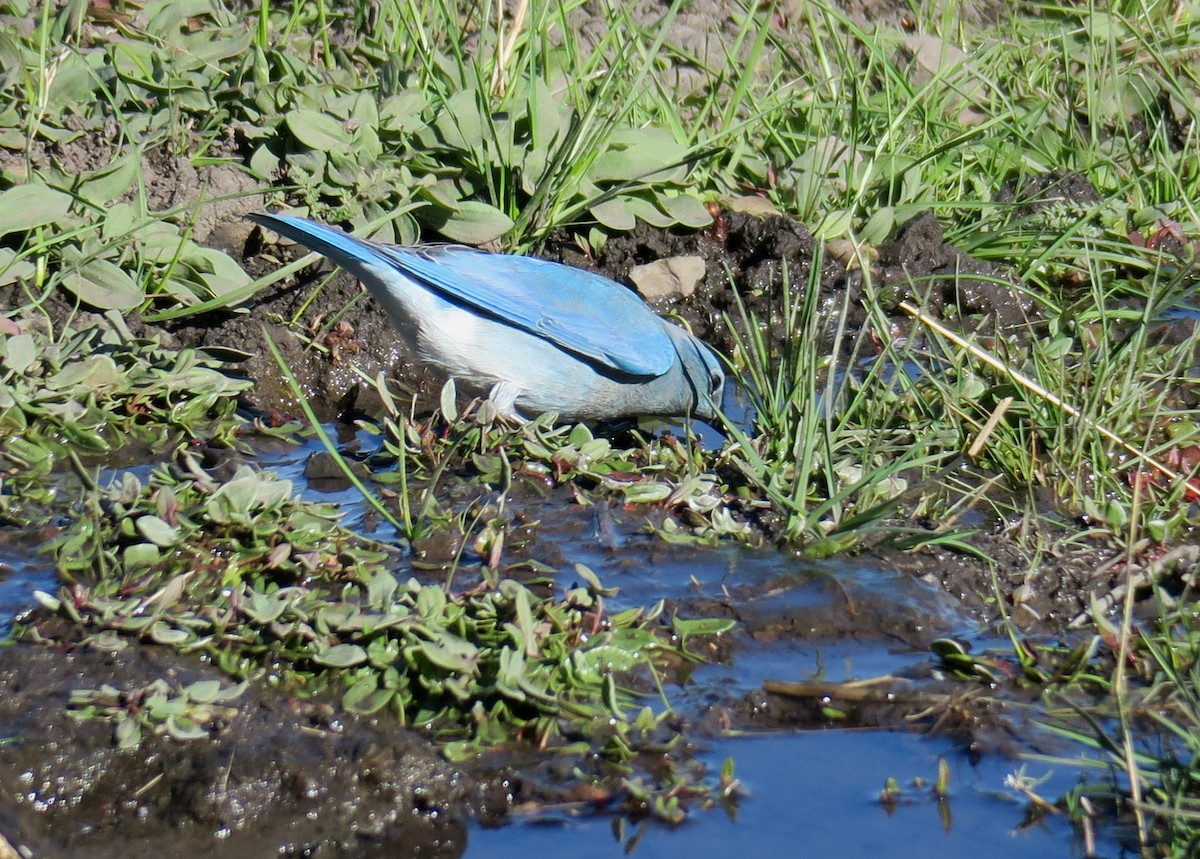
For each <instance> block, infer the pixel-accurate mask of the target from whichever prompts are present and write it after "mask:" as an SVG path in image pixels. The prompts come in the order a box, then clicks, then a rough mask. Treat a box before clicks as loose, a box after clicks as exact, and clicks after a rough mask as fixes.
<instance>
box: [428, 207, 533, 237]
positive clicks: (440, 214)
mask: <svg viewBox="0 0 1200 859" xmlns="http://www.w3.org/2000/svg"><path fill="white" fill-rule="evenodd" d="M456 205H457V211H452V210H445V209H441V210H438V209H433V208H424V209H420V210H418V211H417V213H416V215H417V217H418V218H420V219H421V220H422V221H424V222H425V223H426V224H428V225H429V226H430V227H432V228H433V229H435V230H437V231H438V232H439V233H441V234H442V235H443V236H445V237H446V238H447V239H449V240H450V241H452V242H462V243H463V244H467V245H482V244H486V243H487V242H494V241H495V240H496V239H498V238H500V237H501V236H503V235H504V234H505V233H507V232H508V231H509V230H511V229H512V227H513V220H512V218H510V217H509V216H508V215H506V214H504V213H503V212H501V211H500V210H499V209H497V208H496V207H495V206H492V205H489V204H488V203H481V202H479V201H478V200H461V201H459V202H458V203H457V204H456Z"/></svg>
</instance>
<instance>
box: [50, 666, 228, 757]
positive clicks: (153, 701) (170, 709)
mask: <svg viewBox="0 0 1200 859" xmlns="http://www.w3.org/2000/svg"><path fill="white" fill-rule="evenodd" d="M245 691H246V684H245V683H238V684H236V685H233V686H225V685H223V684H222V683H221V682H220V681H218V680H198V681H196V682H195V683H190V684H188V685H187V686H178V685H177V686H176V688H174V689H173V688H172V686H171V684H169V683H168V682H167V681H166V680H155V681H153V682H152V683H150V685H148V686H146V687H144V688H142V689H133V690H128V691H124V690H121V689H117V688H116V687H114V686H107V685H105V686H101V687H100V688H99V689H76V690H74V691H72V692H71V700H70V703H69V705H68V706H69V707H70V710H69V712H70V714H71V716H72V718H75V719H78V720H80V721H90V720H93V719H102V720H105V721H109V722H112V723H113V737H114V739H115V740H116V743H117V747H118V748H121V749H132V748H136V747H137V746H139V745H141V742H142V740H143V738H144V737H145V735H146V733H147V732H154V733H162V734H166V735H167V736H169V737H171V738H172V739H175V740H180V741H187V740H202V739H205V738H207V737H208V736H209V735H210V732H211V731H212V729H213V726H214V725H215V724H219V723H220V722H221V721H222V720H229V719H231V718H232V717H233V715H234V714H235V713H236V710H235V709H234V708H233V707H231V706H229V705H230V704H231V703H232V702H233V701H236V700H237V699H238V698H239V697H241V695H242V693H243V692H245Z"/></svg>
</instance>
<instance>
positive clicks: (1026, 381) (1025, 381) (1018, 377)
mask: <svg viewBox="0 0 1200 859" xmlns="http://www.w3.org/2000/svg"><path fill="white" fill-rule="evenodd" d="M900 309H901V310H903V311H904V312H905V313H907V314H909V315H910V316H912V317H913V318H914V319H916V320H917V321H918V322H920V323H921V324H922V325H924V326H926V327H927V328H930V329H932V330H933V331H936V332H937V333H938V334H940V335H941V336H942V337H945V338H946V339H947V340H949V341H950V342H951V343H953V344H954V345H956V346H959V347H961V348H963V349H965V350H966V351H967V352H968V353H969V354H971V355H972V356H974V357H975V358H978V359H979V360H980V361H982V362H983V363H985V364H987V365H988V366H989V367H991V368H993V369H995V370H998V371H999V372H1001V373H1003V374H1004V375H1006V376H1007V377H1008V378H1009V379H1011V380H1012V381H1013V382H1015V383H1016V384H1018V385H1020V386H1021V387H1022V388H1024V389H1025V390H1027V391H1032V392H1033V393H1034V394H1036V395H1037V396H1039V397H1041V398H1042V399H1044V400H1045V401H1046V402H1048V403H1050V404H1052V405H1054V406H1055V407H1056V408H1059V409H1062V410H1063V411H1064V412H1066V413H1067V414H1068V415H1070V416H1071V417H1073V418H1075V419H1076V420H1078V421H1079V422H1081V423H1082V424H1083V425H1084V426H1086V427H1088V428H1089V429H1091V430H1094V431H1095V432H1098V433H1100V435H1102V436H1104V437H1105V438H1106V439H1108V440H1109V441H1111V442H1113V444H1116V445H1118V446H1120V447H1121V449H1122V450H1125V451H1126V452H1127V453H1129V454H1131V455H1132V456H1134V457H1136V458H1137V459H1138V460H1139V461H1141V462H1143V463H1145V464H1146V465H1148V466H1150V467H1151V468H1153V469H1154V470H1155V471H1157V472H1159V473H1160V474H1162V475H1163V476H1164V477H1166V478H1167V479H1168V480H1171V481H1174V482H1180V481H1181V482H1183V483H1184V484H1186V486H1187V488H1188V489H1189V490H1190V491H1192V492H1195V493H1196V494H1200V484H1198V483H1197V482H1196V481H1195V480H1193V479H1192V478H1191V477H1189V476H1188V475H1185V474H1180V473H1179V472H1178V471H1176V470H1175V469H1173V468H1171V467H1170V466H1168V465H1166V464H1164V463H1162V462H1160V461H1159V460H1157V459H1155V458H1154V457H1152V456H1150V455H1149V454H1148V453H1146V452H1145V451H1143V450H1141V449H1140V448H1138V447H1135V446H1134V445H1132V444H1130V443H1129V442H1127V441H1126V440H1125V439H1123V438H1121V437H1120V436H1119V435H1117V434H1116V433H1115V432H1113V431H1112V430H1110V429H1109V428H1108V427H1106V426H1103V425H1102V424H1099V423H1097V422H1096V421H1094V420H1092V419H1091V418H1089V417H1088V416H1087V415H1085V414H1083V413H1082V412H1081V411H1079V409H1077V408H1075V407H1074V406H1073V405H1071V404H1070V403H1068V402H1067V401H1066V400H1064V399H1063V398H1062V397H1060V396H1058V395H1057V394H1055V393H1053V392H1052V391H1048V390H1046V389H1045V388H1043V387H1042V386H1041V385H1039V384H1038V383H1037V382H1035V381H1034V380H1033V379H1031V378H1029V377H1028V376H1026V375H1024V374H1023V373H1021V371H1019V370H1017V369H1015V368H1014V367H1010V366H1009V365H1008V364H1005V363H1004V362H1003V361H1001V360H1000V359H999V358H997V357H996V356H995V355H993V354H992V353H990V352H987V351H986V350H984V349H980V348H979V347H978V346H976V345H975V344H974V343H971V342H969V341H967V340H966V339H964V338H963V337H961V336H959V335H958V334H955V333H954V332H953V331H951V330H950V329H949V328H947V327H946V326H945V325H942V324H941V323H940V322H938V321H937V320H936V319H934V318H933V317H932V316H929V315H928V314H927V313H925V312H923V311H922V310H920V309H918V308H917V307H915V306H913V305H912V304H909V303H908V302H907V301H902V302H900Z"/></svg>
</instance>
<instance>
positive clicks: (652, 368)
mask: <svg viewBox="0 0 1200 859" xmlns="http://www.w3.org/2000/svg"><path fill="white" fill-rule="evenodd" d="M385 252H386V253H387V254H388V255H389V256H390V257H391V258H392V259H393V260H395V262H396V265H397V266H398V267H399V268H400V269H401V270H402V271H404V272H405V273H406V274H408V275H409V276H410V277H413V278H415V279H417V280H419V281H421V282H422V283H423V284H426V285H427V286H428V287H429V288H431V289H433V290H436V291H437V292H440V293H441V294H442V295H445V296H447V297H449V298H452V299H454V300H455V301H459V302H463V303H465V304H468V305H471V306H472V307H475V308H477V309H479V310H481V311H483V312H484V313H487V314H489V315H490V316H494V317H496V318H498V319H501V320H503V321H505V322H507V323H509V324H511V325H514V326H516V327H518V328H522V329H524V330H525V331H528V332H529V333H531V334H535V335H537V336H538V337H542V338H545V339H546V340H550V341H551V342H553V343H555V344H557V345H559V346H561V347H562V348H564V349H568V350H570V351H572V352H575V353H576V354H579V355H582V356H584V357H587V358H590V359H592V360H593V361H596V362H598V363H600V364H603V365H605V366H607V367H609V368H611V369H613V370H617V371H619V372H622V373H628V374H630V375H632V376H661V375H663V374H664V373H666V372H667V371H668V370H669V369H671V366H672V365H673V364H674V363H675V358H676V355H675V348H674V346H673V345H672V343H671V338H670V337H669V336H668V335H667V332H666V331H665V330H664V329H663V324H664V323H663V321H662V320H661V319H659V318H658V317H657V316H656V315H655V314H654V311H652V310H651V309H650V308H649V307H648V306H647V305H646V303H645V302H644V301H642V300H641V299H640V298H639V297H638V296H637V295H635V294H634V293H633V292H632V291H630V290H629V289H626V288H625V287H623V286H621V285H620V284H619V283H615V282H614V281H611V280H609V279H608V278H606V277H602V276H600V275H598V274H594V273H593V272H590V271H584V270H583V269H578V268H573V267H571V266H568V265H562V264H559V263H553V262H549V261H547V260H540V259H534V258H532V257H521V256H511V255H508V254H490V253H485V252H483V251H477V250H474V249H471V248H465V247H456V246H448V247H428V248H420V249H409V248H399V247H394V246H388V247H386V248H385Z"/></svg>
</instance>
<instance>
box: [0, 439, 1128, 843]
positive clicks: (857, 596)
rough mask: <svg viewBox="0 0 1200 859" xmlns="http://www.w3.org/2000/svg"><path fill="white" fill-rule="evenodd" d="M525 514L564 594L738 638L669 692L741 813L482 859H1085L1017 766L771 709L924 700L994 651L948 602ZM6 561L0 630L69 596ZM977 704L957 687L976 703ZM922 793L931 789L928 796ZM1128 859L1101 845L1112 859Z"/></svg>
mask: <svg viewBox="0 0 1200 859" xmlns="http://www.w3.org/2000/svg"><path fill="white" fill-rule="evenodd" d="M319 449H320V447H319V444H318V443H316V442H310V443H309V444H308V445H306V446H304V447H299V448H295V447H292V448H285V449H275V450H272V451H270V452H264V454H263V455H262V456H261V457H260V459H259V460H258V463H257V464H258V465H259V466H260V467H262V468H267V469H273V470H275V471H277V472H278V473H279V474H280V476H282V477H285V478H287V479H290V480H293V481H295V482H296V484H297V485H298V486H307V484H306V482H305V478H304V468H305V462H306V460H307V457H308V455H309V454H310V453H311V452H313V451H314V450H319ZM308 494H309V496H310V497H318V498H320V499H321V500H325V501H337V502H339V503H341V504H343V505H345V507H346V510H347V521H348V522H350V523H355V522H357V521H358V520H359V519H360V518H361V516H362V505H361V502H360V501H359V500H358V499H357V498H356V493H355V490H353V489H346V490H341V489H338V490H336V491H333V492H320V493H317V492H313V491H312V490H308ZM516 495H517V496H519V497H516V498H515V499H514V501H512V502H511V503H512V504H514V505H515V504H518V503H519V504H528V505H529V510H528V515H529V517H530V518H533V519H537V520H538V521H539V524H538V526H537V527H536V528H535V529H534V530H533V535H534V536H533V537H532V541H531V543H530V544H529V545H528V546H526V547H524V548H523V549H522V550H521V552H520V554H525V555H527V556H528V557H532V558H538V559H540V560H544V561H547V562H548V563H550V564H551V565H552V566H554V567H555V568H556V569H557V570H558V573H557V574H556V577H555V581H556V583H557V584H558V585H559V586H560V587H561V588H563V589H566V588H568V587H571V586H572V585H573V584H575V583H577V582H578V573H577V572H576V564H583V565H586V566H587V567H589V568H591V569H592V570H593V571H594V572H595V573H596V574H597V575H598V577H599V578H600V581H601V582H602V583H603V584H604V585H605V586H607V587H610V588H617V589H618V593H617V594H616V595H615V596H612V597H609V598H607V602H606V609H607V610H610V611H617V610H620V609H622V608H627V607H631V606H649V605H652V604H654V603H656V602H657V601H659V600H665V601H666V604H667V612H668V613H678V614H680V615H681V616H683V617H732V618H733V619H735V620H736V621H737V626H736V628H735V630H734V632H733V633H731V634H729V636H728V637H727V640H726V645H727V647H726V648H725V649H724V650H722V653H721V658H720V660H719V661H717V660H714V661H712V662H709V663H706V664H701V665H699V666H696V667H695V669H694V670H692V671H691V672H690V673H689V674H688V675H687V676H686V677H685V678H664V680H665V681H666V692H667V696H668V698H669V700H670V704H671V706H672V707H674V708H675V709H676V710H677V712H679V713H680V714H681V717H682V719H683V721H684V722H685V723H686V724H687V725H688V726H689V728H688V730H687V737H688V739H689V740H690V741H691V742H692V743H695V744H696V745H697V746H698V749H699V750H698V752H697V758H698V759H699V760H701V761H703V762H704V763H705V764H706V765H707V767H708V770H709V772H710V773H712V774H714V777H715V774H716V773H718V772H719V771H720V769H721V765H722V762H723V761H724V760H725V759H726V758H732V759H733V762H734V774H735V776H736V778H738V779H739V780H740V781H741V783H742V784H743V785H744V786H745V788H746V794H745V795H744V796H743V797H741V798H740V799H739V800H738V802H737V803H736V808H735V809H734V810H733V812H732V813H727V812H726V810H724V809H720V808H718V809H713V810H710V811H695V812H693V813H692V815H691V816H690V817H689V819H688V820H687V821H686V822H685V823H684V824H682V825H680V826H676V827H671V826H667V825H663V824H657V823H645V824H640V823H633V822H629V821H628V820H626V819H625V818H622V817H614V816H612V815H602V814H587V813H580V814H575V813H573V812H571V811H567V810H563V809H562V808H554V809H547V810H545V811H542V812H538V813H532V814H526V815H519V816H517V818H516V819H515V820H514V821H513V822H512V823H510V824H508V825H505V826H502V827H499V828H482V827H475V828H473V829H472V830H471V831H470V836H469V848H468V849H467V853H468V855H480V856H482V855H485V854H486V855H487V856H489V857H493V859H499V857H505V856H522V857H525V856H528V855H529V854H530V853H531V852H535V851H547V852H549V851H553V852H554V853H555V854H558V855H570V856H572V857H575V859H581V857H590V856H596V857H616V856H620V855H625V854H627V853H630V852H631V853H632V854H633V855H637V856H643V857H656V856H663V857H675V856H688V857H707V856H713V857H727V856H730V855H731V854H734V855H736V853H735V851H741V852H744V851H746V850H760V851H762V852H763V854H764V855H782V854H784V853H787V854H792V853H799V854H802V855H817V856H825V855H836V856H840V857H857V856H864V857H866V856H870V857H872V858H873V857H878V856H887V857H904V856H914V857H917V856H919V857H924V858H925V859H928V857H942V856H945V857H957V856H965V855H971V856H972V857H974V859H987V857H993V856H994V857H1009V856H1014V855H1020V856H1024V857H1041V856H1065V855H1079V853H1080V851H1079V850H1078V849H1077V847H1076V845H1075V843H1074V842H1075V836H1074V834H1073V832H1072V830H1071V828H1070V826H1069V825H1068V824H1066V823H1065V822H1063V821H1062V820H1061V819H1057V818H1051V819H1048V820H1046V821H1042V822H1040V823H1038V824H1036V825H1033V826H1030V827H1028V828H1023V827H1022V821H1023V819H1024V816H1025V813H1026V803H1025V801H1024V799H1023V798H1022V797H1021V795H1020V794H1019V793H1017V792H1016V791H1015V790H1012V789H1010V788H1007V787H1006V786H1005V778H1006V777H1007V776H1009V775H1010V774H1012V773H1015V772H1017V771H1019V770H1021V769H1022V763H1021V762H1020V761H1018V760H1015V759H1012V758H1010V757H1008V756H1006V755H1003V754H999V753H987V752H985V753H983V754H982V756H978V755H976V759H975V760H974V761H972V760H971V759H969V757H968V755H967V753H966V752H965V751H964V750H963V746H962V745H961V743H959V744H956V743H954V742H952V741H951V740H950V739H948V738H946V737H943V736H932V737H930V736H925V737H923V736H919V735H917V734H915V733H910V732H908V731H907V730H905V729H904V726H905V722H904V718H903V714H902V708H899V707H897V708H893V709H888V708H886V707H876V708H875V711H874V712H871V713H869V714H868V715H866V716H863V714H862V713H857V712H856V713H853V714H851V715H850V716H849V717H848V718H847V719H846V720H845V721H843V722H841V723H840V724H845V725H869V726H882V727H881V728H880V729H878V730H847V729H843V728H829V727H827V726H828V725H829V724H830V722H831V720H830V719H829V718H827V717H826V715H824V714H822V712H821V702H820V701H816V702H813V701H811V700H810V701H807V702H804V703H800V704H797V703H795V702H791V701H789V700H787V699H786V698H779V697H775V696H768V695H767V694H766V693H765V692H764V691H763V685H764V683H766V682H768V681H778V682H781V683H805V682H819V683H829V684H836V683H841V682H847V681H853V680H862V679H866V678H873V677H882V676H885V675H890V676H893V677H903V678H907V679H906V680H904V681H903V682H905V683H909V682H911V683H916V684H922V683H930V682H933V678H934V677H936V674H937V672H936V666H935V662H936V660H935V658H934V657H933V656H932V655H931V654H930V652H929V643H930V642H931V641H932V640H934V639H935V638H938V637H941V636H947V635H956V636H961V637H964V638H966V639H969V640H972V642H973V644H974V645H975V647H976V648H978V647H980V646H986V645H988V644H991V643H999V642H998V639H995V638H993V637H992V636H990V635H986V634H981V631H980V630H979V628H978V626H977V624H976V623H975V621H974V620H973V619H972V618H971V617H970V616H968V615H967V614H966V613H965V612H964V611H963V609H962V608H961V607H960V606H959V604H958V603H957V602H956V601H955V600H954V599H953V598H951V597H950V596H949V595H947V594H946V593H945V592H944V591H942V590H941V589H940V588H939V587H937V586H936V585H933V584H930V583H927V582H923V581H921V580H919V579H917V578H914V577H913V576H911V575H908V574H905V573H901V572H897V571H894V570H889V569H885V568H883V567H882V562H880V561H872V560H871V559H857V560H853V561H845V560H824V561H813V560H806V559H801V558H796V557H793V556H790V555H787V554H784V553H781V552H776V551H772V550H758V551H756V550H749V549H744V548H740V547H735V546H730V545H724V546H721V547H718V548H704V547H696V546H686V545H685V546H678V545H671V544H668V543H666V542H665V541H664V540H662V539H661V538H659V537H657V536H655V535H652V534H648V533H645V527H644V526H645V522H644V520H643V518H642V517H640V516H639V515H638V514H636V513H630V512H627V511H624V510H622V509H620V508H617V507H615V506H604V505H605V504H606V503H607V502H603V501H600V502H598V503H596V504H593V505H591V506H585V505H579V504H572V503H570V501H569V497H564V496H562V495H557V496H538V494H537V493H536V492H533V493H529V495H528V496H527V497H526V496H525V495H524V494H523V493H516ZM9 542H10V544H9V545H4V542H3V540H2V539H0V546H3V547H4V549H5V550H6V554H5V559H4V563H5V564H7V569H6V570H4V573H3V574H0V610H2V611H3V614H4V617H6V618H7V617H11V616H12V615H13V614H14V613H15V612H17V611H19V610H21V609H23V608H26V607H28V606H29V605H30V604H31V603H32V597H31V594H32V591H33V590H34V589H43V590H50V591H53V590H54V589H55V583H54V579H53V575H52V571H51V570H50V569H49V564H48V563H47V561H48V559H45V558H43V557H39V556H36V555H33V554H32V553H31V552H30V551H29V547H27V546H26V544H25V542H22V541H21V540H15V541H9ZM26 542H27V538H26ZM406 564H407V562H405V561H402V562H401V565H400V570H401V572H400V574H399V575H401V576H404V575H407V573H405V572H403V571H404V570H405V569H406ZM473 576H474V570H473V569H471V568H466V569H463V570H462V571H460V572H459V573H457V574H456V577H455V586H456V587H457V586H463V585H465V584H467V583H468V582H469V581H470V580H472V577H473ZM981 587H986V585H981ZM968 688H969V687H967V686H966V685H965V684H959V691H961V692H963V693H965V692H967V691H968ZM647 703H649V704H651V705H652V706H660V705H659V704H658V702H657V701H656V700H650V701H648V702H647ZM864 709H867V708H864ZM833 721H834V723H835V724H837V722H836V720H833ZM814 727H815V728H817V729H816V730H812V729H813V728H814ZM781 728H783V729H803V730H790V731H789V732H786V733H785V732H782V731H781V730H780V729H781ZM888 728H893V730H888ZM1021 730H1022V729H1021V728H1019V727H1018V728H1014V727H1013V726H1008V729H1007V736H1006V737H1004V738H1002V739H1001V740H1000V741H997V742H995V743H991V744H989V748H1005V749H1008V750H1010V751H1012V752H1015V753H1020V752H1026V751H1031V750H1033V746H1032V745H1030V742H1031V740H1030V739H1029V738H1028V737H1026V736H1024V735H1023V734H1022V733H1021ZM758 732H761V733H758ZM729 733H734V734H742V735H741V736H729ZM999 733H1005V731H1004V730H1003V729H1002V730H1001V731H1000V732H999ZM939 758H944V759H945V760H946V761H947V763H948V764H949V766H950V786H949V796H948V797H947V798H946V799H945V800H941V801H939V800H937V799H935V798H934V796H933V794H932V791H931V785H932V783H933V781H934V779H935V778H936V776H937V771H938V759H939ZM1024 769H1025V770H1026V772H1027V774H1028V775H1030V776H1032V777H1037V778H1041V777H1043V776H1047V775H1048V776H1049V780H1048V781H1046V782H1043V783H1041V784H1039V785H1038V787H1037V792H1038V794H1039V795H1041V796H1044V797H1048V798H1055V797H1057V796H1058V795H1060V794H1061V793H1062V792H1063V791H1065V790H1066V789H1068V788H1069V787H1070V786H1071V785H1072V784H1074V783H1075V781H1076V780H1077V779H1078V772H1077V771H1076V770H1074V769H1072V768H1070V767H1067V766H1060V767H1057V768H1054V767H1051V766H1049V765H1046V764H1037V763H1034V764H1027V765H1025V767H1024ZM1055 770H1056V771H1055ZM888 779H895V781H896V783H897V784H898V785H899V787H900V790H901V795H900V797H899V799H897V800H896V801H895V802H894V803H891V804H888V803H884V802H883V801H882V800H881V798H880V795H881V791H882V790H883V789H884V786H885V784H886V783H887V781H888ZM914 779H922V780H924V786H922V787H916V786H914ZM1106 848H1112V849H1106ZM1117 852H1118V851H1117V850H1116V849H1115V847H1114V846H1113V845H1111V844H1109V845H1105V844H1104V843H1102V844H1101V853H1100V855H1115V854H1116V853H1117Z"/></svg>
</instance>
